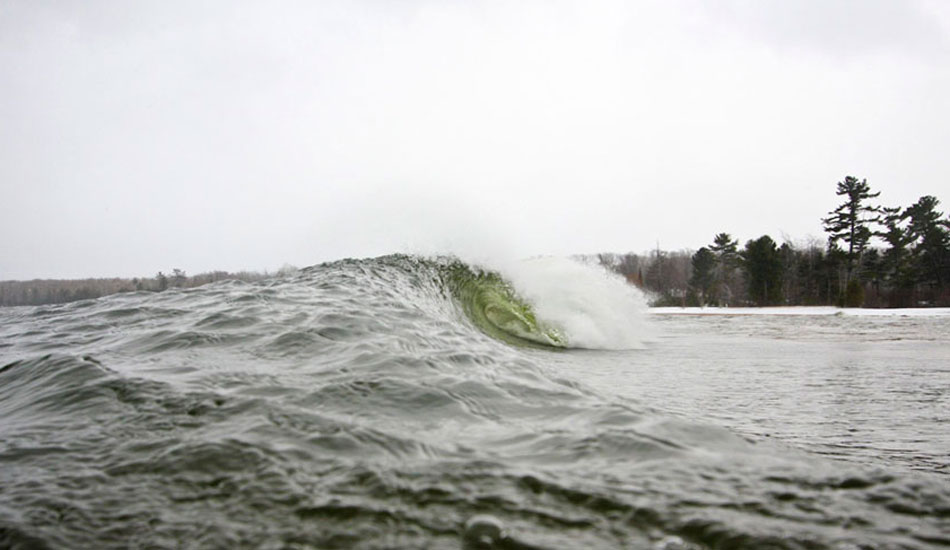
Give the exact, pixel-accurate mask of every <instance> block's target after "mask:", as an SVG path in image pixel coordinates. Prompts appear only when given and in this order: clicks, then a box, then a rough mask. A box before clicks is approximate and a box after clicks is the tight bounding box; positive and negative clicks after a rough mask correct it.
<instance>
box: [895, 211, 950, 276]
mask: <svg viewBox="0 0 950 550" xmlns="http://www.w3.org/2000/svg"><path fill="white" fill-rule="evenodd" d="M938 204H940V201H939V200H937V198H936V197H933V196H930V195H927V196H923V197H921V198H920V199H919V200H918V201H917V202H916V203H914V204H913V205H912V206H909V207H907V210H906V211H905V216H906V217H907V218H908V220H909V225H908V227H907V233H908V237H909V238H910V239H911V242H912V243H913V244H914V248H913V251H912V257H913V261H914V264H915V267H916V272H917V276H918V282H920V283H925V284H929V285H931V286H936V287H938V288H942V287H943V286H944V285H945V284H947V283H950V222H948V221H947V220H944V219H942V218H943V213H942V212H937V205H938Z"/></svg>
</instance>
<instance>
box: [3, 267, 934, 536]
mask: <svg viewBox="0 0 950 550" xmlns="http://www.w3.org/2000/svg"><path fill="white" fill-rule="evenodd" d="M457 275H458V274H457V273H455V274H453V272H452V271H451V270H448V271H447V270H446V269H445V266H444V265H442V264H439V263H438V262H429V261H421V260H416V259H412V258H406V257H389V258H381V259H376V260H363V261H345V262H337V263H333V264H327V265H323V266H317V267H314V268H310V269H308V270H304V271H303V272H301V273H299V274H297V275H295V276H293V277H286V278H282V279H274V280H271V281H267V282H263V283H259V284H245V283H236V282H226V283H221V284H216V285H211V286H206V287H202V288H198V289H192V290H182V291H168V292H164V293H160V294H147V293H136V294H126V295H118V296H112V297H109V298H104V299H100V300H95V301H85V302H76V303H72V304H66V305H61V306H52V307H40V308H32V307H25V308H7V309H2V310H0V365H2V366H0V548H274V549H279V548H301V549H302V548H447V549H459V548H462V547H463V545H468V547H470V548H475V547H485V548H489V547H495V548H552V549H553V548H658V549H659V548H665V549H677V548H679V549H712V548H790V549H791V548H837V549H857V548H944V547H947V546H950V534H948V533H950V477H948V475H947V474H948V473H950V472H948V466H947V464H948V463H950V456H948V455H950V436H948V432H950V429H948V428H947V424H946V420H947V413H948V410H950V398H948V397H947V396H948V391H950V345H948V344H947V342H946V341H947V335H948V334H950V316H941V315H936V314H934V315H917V316H913V317H901V316H894V315H892V316H860V317H852V316H834V315H826V316H814V315H783V316H778V315H771V316H770V315H766V316H761V315H756V316H751V315H714V316H690V315H673V314H665V313H660V314H657V313H640V314H639V315H640V317H641V318H640V319H638V320H637V321H636V322H635V323H631V324H629V325H625V324H624V323H627V322H628V321H629V319H628V318H627V317H628V314H630V312H629V311H628V312H626V313H624V315H623V316H622V319H620V318H615V317H614V315H616V314H617V310H610V311H606V310H603V309H598V308H596V307H592V306H591V304H597V303H599V302H598V300H601V299H602V298H603V297H604V296H608V297H609V294H610V292H612V290H611V289H610V287H609V285H607V286H605V287H603V288H600V289H596V292H597V293H598V295H597V296H592V297H590V298H589V299H587V300H585V299H584V292H585V291H584V290H583V288H581V289H577V288H573V289H565V291H564V292H563V293H560V294H557V295H558V296H560V300H561V303H558V304H556V307H555V306H552V305H551V304H543V303H536V301H537V300H543V299H544V298H543V297H540V298H539V297H538V296H533V295H532V293H531V291H530V289H528V290H525V288H524V285H525V284H530V283H525V281H521V283H520V284H521V285H522V286H520V287H518V291H519V293H520V294H522V295H525V296H526V297H527V298H528V299H529V301H530V302H532V305H534V306H535V308H534V309H535V310H536V311H537V312H538V313H539V317H541V319H539V320H538V321H537V326H533V325H532V324H531V322H532V321H534V320H533V319H532V318H527V317H525V316H524V311H522V310H521V309H519V308H518V307H517V305H516V306H515V307H513V308H512V309H510V310H507V309H503V310H499V309H497V308H499V307H502V305H499V304H502V303H503V302H504V301H505V300H507V299H508V298H509V297H507V296H505V294H504V291H503V290H499V289H498V288H499V287H497V286H495V287H493V288H482V287H480V286H477V285H476V288H475V291H474V293H473V292H470V291H471V289H472V286H471V285H472V284H475V283H478V281H477V280H474V281H475V282H474V283H473V282H472V281H462V283H460V282H459V280H458V279H454V278H453V277H456V276H457ZM531 279H532V277H527V278H526V279H525V280H526V281H530V280H531ZM478 284H480V283H478ZM516 286H518V285H516ZM584 288H589V285H585V286H584ZM499 292H500V294H499ZM619 301H620V302H622V301H623V300H619ZM473 307H474V308H476V309H478V308H481V309H480V311H481V312H482V313H484V315H482V316H481V317H479V316H478V315H473V312H472V308H473ZM570 311H576V312H578V315H577V316H576V318H567V317H564V315H565V312H570ZM621 311H624V310H623V308H621ZM542 313H545V314H549V315H548V316H547V317H545V315H541V314H542ZM545 318H549V319H553V320H552V321H550V324H547V325H545V321H544V319H545ZM486 320H487V321H486ZM485 322H491V323H496V328H498V326H500V327H501V329H503V331H508V329H511V330H510V331H508V333H511V334H515V336H514V338H506V337H501V336H500V335H499V334H498V333H497V331H493V330H490V329H488V328H487V327H486V325H485V324H484V323H485ZM618 325H623V328H624V330H623V331H619V332H616V333H614V332H611V327H617V326H618ZM636 327H640V329H642V331H643V334H642V335H637V337H636V339H634V338H632V337H631V335H630V334H629V332H630V331H631V330H635V329H636ZM525 331H528V332H532V333H538V334H547V335H549V336H550V337H545V338H547V340H545V339H543V338H542V339H532V338H530V337H529V338H527V339H526V340H525V339H523V338H521V337H520V336H518V335H519V334H520V335H521V336H524V335H525ZM620 332H622V333H623V334H621V333H620ZM572 334H573V335H578V336H575V338H573V339H572ZM579 335H583V337H581V336H579ZM529 336H530V335H529ZM562 336H563V337H564V338H566V341H567V343H568V345H571V346H574V347H577V346H581V347H603V348H611V347H640V348H641V349H629V350H596V349H567V350H562V349H557V348H555V347H553V346H552V347H547V346H543V345H541V344H540V343H539V342H541V343H543V342H544V341H550V343H552V344H561V343H562V342H561V341H560V340H559V339H560V338H562ZM598 338H600V339H598ZM522 340H525V341H522ZM641 340H642V344H643V345H642V346H633V344H635V343H637V342H639V341H641ZM618 342H619V343H620V344H623V345H611V343H618ZM595 344H596V345H595ZM601 344H602V345H601ZM480 515H490V516H491V517H492V518H494V520H497V521H498V522H501V523H503V524H504V526H505V527H506V529H507V533H508V536H507V537H504V538H500V539H498V540H497V541H496V542H495V543H494V546H491V545H487V543H486V545H483V546H479V544H481V543H480V542H478V541H475V540H474V539H473V538H471V537H470V538H469V539H468V542H465V540H464V537H463V533H464V532H465V529H464V525H465V522H466V521H468V520H470V519H471V518H473V517H477V516H480ZM494 520H491V519H489V520H486V522H485V523H483V524H482V526H483V527H484V526H488V527H490V526H491V523H492V521H494ZM472 532H473V531H472V530H470V531H469V534H472ZM485 540H486V541H487V540H488V539H487V538H486V539H485Z"/></svg>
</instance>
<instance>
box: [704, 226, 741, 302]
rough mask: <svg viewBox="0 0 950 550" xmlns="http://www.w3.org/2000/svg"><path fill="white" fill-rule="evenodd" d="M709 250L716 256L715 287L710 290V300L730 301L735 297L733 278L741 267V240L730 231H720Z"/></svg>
mask: <svg viewBox="0 0 950 550" xmlns="http://www.w3.org/2000/svg"><path fill="white" fill-rule="evenodd" d="M709 251H710V252H712V253H713V255H714V256H715V258H716V269H715V278H714V282H713V287H712V290H711V292H710V296H709V298H710V302H711V303H712V302H716V303H718V302H719V301H720V300H724V301H725V302H726V303H730V302H731V301H732V299H733V295H734V294H735V293H734V292H733V290H734V289H733V280H734V276H733V274H734V273H735V271H736V269H737V268H738V267H739V241H738V240H736V239H733V238H732V236H731V235H729V234H728V233H719V234H718V235H716V237H715V238H714V239H713V244H711V245H710V246H709Z"/></svg>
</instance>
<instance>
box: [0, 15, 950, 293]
mask: <svg viewBox="0 0 950 550" xmlns="http://www.w3.org/2000/svg"><path fill="white" fill-rule="evenodd" d="M710 6H714V7H710ZM846 175H854V176H857V177H859V178H867V179H868V183H869V184H870V185H871V187H872V188H873V189H875V190H879V191H881V192H882V194H881V197H880V200H881V201H882V202H883V203H885V204H889V205H907V204H911V203H912V202H914V201H915V200H916V199H917V198H918V197H920V196H921V195H925V194H931V195H936V196H937V197H938V198H940V199H942V200H943V201H944V203H943V204H942V205H941V206H942V210H943V211H947V210H950V2H946V1H943V0H934V1H909V0H894V1H883V0H850V1H837V2H836V1H829V0H815V1H792V0H788V1H785V0H783V1H761V0H746V1H741V0H731V1H730V0H723V1H717V2H706V1H700V0H696V1H686V0H684V1H666V0H658V1H653V2H647V1H644V2H627V1H617V2H597V1H586V0H585V1H580V2H560V1H543V2H542V1H537V2H535V1H519V2H504V1H491V2H479V1H468V2H463V1H432V2H426V1H412V0H398V1H385V0H379V1H341V2H332V1H321V2H311V1H301V2H263V1H262V2H242V1H226V2H224V1H222V2H192V1H181V2H129V1H126V0H120V1H115V2H96V1H88V2H80V1H69V2H67V1H62V2H43V1H36V0H24V1H18V0H0V279H22V278H34V277H38V278H60V277H85V276H111V275H118V276H140V275H154V274H155V272H156V271H158V270H164V271H168V270H170V269H171V268H174V267H178V268H181V269H185V270H186V271H188V272H189V273H197V272H200V271H206V270H212V269H227V270H237V269H245V268H247V269H264V268H268V269H276V268H279V267H281V266H282V265H284V264H293V265H297V266H305V265H311V264H314V263H317V262H320V261H325V260H332V259H337V258H343V257H365V256H376V255H380V254H385V253H390V252H397V251H416V250H418V251H439V250H442V251H452V250H459V251H470V250H471V249H479V248H484V249H486V250H488V249H504V250H505V251H506V252H508V253H512V254H518V255H525V256H527V255H535V254H570V253H586V252H598V251H616V252H626V251H635V252H643V251H645V250H648V249H651V248H654V247H655V246H656V245H657V243H659V245H660V247H661V248H664V249H682V248H690V249H696V248H698V247H700V246H702V245H704V244H707V243H709V242H710V241H711V240H712V237H713V236H714V234H715V233H718V232H721V231H725V232H729V233H731V234H733V235H734V236H736V237H738V238H739V239H740V241H742V242H744V241H745V240H747V239H750V238H755V237H758V236H760V235H762V234H769V235H771V236H772V237H773V238H775V239H776V240H777V241H780V242H781V241H782V239H783V238H785V237H788V238H791V239H793V240H804V239H806V238H808V237H809V236H815V237H818V238H823V236H822V231H821V224H820V218H821V217H822V216H823V215H825V214H826V213H827V212H828V211H829V210H831V209H832V208H834V207H835V206H836V204H837V202H838V197H836V196H835V195H834V187H835V183H836V182H837V181H840V180H842V179H843V178H844V176H846Z"/></svg>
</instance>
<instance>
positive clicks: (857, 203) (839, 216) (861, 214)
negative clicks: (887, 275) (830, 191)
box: [822, 176, 881, 283]
mask: <svg viewBox="0 0 950 550" xmlns="http://www.w3.org/2000/svg"><path fill="white" fill-rule="evenodd" d="M835 194H836V195H838V196H847V200H846V201H845V202H843V203H842V204H841V205H839V206H838V208H835V209H834V210H832V211H831V212H829V213H828V214H829V216H828V217H827V218H824V219H823V220H822V222H823V223H824V226H825V232H826V233H828V246H829V248H831V247H834V246H836V245H837V244H838V241H844V242H846V243H847V244H848V251H847V254H846V256H845V261H846V270H845V282H846V283H847V282H850V281H851V274H852V272H853V271H854V266H855V265H856V264H858V263H859V262H860V259H861V254H862V253H863V252H864V249H865V248H866V247H867V244H868V241H870V240H871V237H872V236H873V235H874V232H873V231H872V230H871V227H870V225H871V224H872V223H874V222H877V221H879V220H880V216H879V213H880V208H879V207H877V206H870V205H868V204H867V200H868V199H873V198H875V197H877V196H878V195H880V194H881V193H880V191H879V192H877V193H872V192H871V188H870V186H868V181H867V180H866V179H865V180H861V181H858V179H857V178H854V177H851V176H847V177H845V178H844V181H839V182H838V188H837V190H836V191H835Z"/></svg>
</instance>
